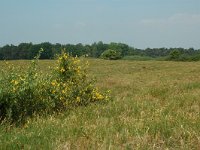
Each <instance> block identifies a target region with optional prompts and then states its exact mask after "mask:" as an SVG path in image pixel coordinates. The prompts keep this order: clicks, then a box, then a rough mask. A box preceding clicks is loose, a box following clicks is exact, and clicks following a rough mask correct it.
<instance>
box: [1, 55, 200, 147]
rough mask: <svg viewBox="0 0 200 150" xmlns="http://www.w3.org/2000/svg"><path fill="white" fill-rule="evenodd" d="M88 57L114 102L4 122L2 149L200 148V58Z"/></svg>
mask: <svg viewBox="0 0 200 150" xmlns="http://www.w3.org/2000/svg"><path fill="white" fill-rule="evenodd" d="M14 63H15V64H20V65H25V64H27V61H16V62H14ZM89 63H90V68H89V74H90V75H91V76H94V77H96V80H97V86H98V87H100V88H102V89H111V91H112V95H113V101H112V102H110V103H108V104H107V105H96V104H92V105H90V106H87V107H80V108H78V109H76V110H72V111H70V112H66V113H64V114H60V115H56V116H47V117H46V118H45V117H42V118H35V119H34V120H30V121H29V123H28V124H26V125H25V126H24V127H20V128H19V127H18V128H16V127H11V126H6V125H1V126H0V149H114V150H115V149H167V148H169V149H200V62H164V61H127V60H120V61H105V60H95V59H89ZM53 64H54V61H45V60H44V61H41V62H40V67H41V69H42V70H44V71H45V72H47V71H48V66H50V65H53ZM4 67H5V65H3V62H0V68H4Z"/></svg>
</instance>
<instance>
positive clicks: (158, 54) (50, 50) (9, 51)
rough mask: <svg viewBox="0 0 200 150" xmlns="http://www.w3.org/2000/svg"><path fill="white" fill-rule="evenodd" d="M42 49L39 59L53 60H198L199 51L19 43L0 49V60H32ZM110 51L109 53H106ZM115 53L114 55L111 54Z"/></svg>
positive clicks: (119, 45) (122, 45)
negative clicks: (63, 57) (104, 57)
mask: <svg viewBox="0 0 200 150" xmlns="http://www.w3.org/2000/svg"><path fill="white" fill-rule="evenodd" d="M41 48H42V49H43V50H44V51H43V53H42V54H41V57H40V59H54V57H55V55H56V54H60V53H61V50H62V49H64V50H65V52H67V53H69V54H71V55H72V56H88V57H94V58H99V57H101V56H102V54H103V53H106V54H108V53H111V54H109V55H107V56H110V55H112V54H117V58H118V59H119V58H123V57H124V56H142V57H143V56H144V57H145V56H148V57H151V58H165V59H164V60H180V61H187V60H191V61H194V60H200V49H198V50H197V49H194V48H189V49H185V48H146V49H138V48H134V47H131V46H129V45H127V44H124V43H114V42H111V43H109V44H106V43H103V42H101V41H100V42H95V43H93V44H86V45H84V44H81V43H79V44H59V43H56V44H52V43H49V42H44V43H40V44H33V43H20V44H19V45H12V44H11V45H5V46H3V47H0V60H16V59H33V58H34V57H35V56H36V55H37V53H38V52H39V50H40V49H41ZM108 50H110V51H108ZM113 51H115V52H116V53H113ZM112 58H113V57H112Z"/></svg>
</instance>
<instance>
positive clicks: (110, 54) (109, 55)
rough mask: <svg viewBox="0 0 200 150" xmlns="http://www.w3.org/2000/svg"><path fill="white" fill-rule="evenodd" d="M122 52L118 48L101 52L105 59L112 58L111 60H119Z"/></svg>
mask: <svg viewBox="0 0 200 150" xmlns="http://www.w3.org/2000/svg"><path fill="white" fill-rule="evenodd" d="M121 57H122V56H121V53H120V52H119V51H116V50H112V49H108V50H106V51H104V52H103V53H102V54H101V58H103V59H110V60H117V59H120V58H121Z"/></svg>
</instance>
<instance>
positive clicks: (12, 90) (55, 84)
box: [0, 51, 110, 122]
mask: <svg viewBox="0 0 200 150" xmlns="http://www.w3.org/2000/svg"><path fill="white" fill-rule="evenodd" d="M41 52H42V51H40V54H41ZM40 54H39V55H38V56H37V57H36V58H35V59H34V60H33V61H32V62H31V64H30V66H29V67H28V70H25V71H23V70H22V69H20V68H16V67H14V66H12V65H8V66H9V67H8V68H9V70H8V71H4V70H2V71H1V74H0V120H1V121H2V120H9V121H11V122H24V121H26V119H27V118H29V117H33V116H34V115H42V114H51V113H53V112H60V111H65V110H67V109H70V108H71V107H76V106H80V105H87V104H89V103H91V102H105V101H108V100H109V99H110V97H109V94H108V93H107V92H104V93H102V92H100V91H99V90H98V89H97V88H96V87H95V85H94V81H93V80H92V79H90V78H89V77H88V76H87V72H86V67H85V66H87V65H81V63H80V60H79V59H78V58H76V57H72V56H70V55H68V54H66V53H62V54H61V55H59V56H58V58H57V63H56V67H55V68H53V69H52V71H51V73H50V74H48V75H44V74H43V73H42V72H40V71H38V65H37V64H38V58H39V57H40Z"/></svg>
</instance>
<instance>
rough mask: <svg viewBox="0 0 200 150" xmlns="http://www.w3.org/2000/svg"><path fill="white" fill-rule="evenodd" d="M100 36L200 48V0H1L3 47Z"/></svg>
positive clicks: (91, 39) (82, 40) (140, 44)
mask: <svg viewBox="0 0 200 150" xmlns="http://www.w3.org/2000/svg"><path fill="white" fill-rule="evenodd" d="M98 41H103V42H104V43H110V42H122V43H126V44H128V45H130V46H133V47H136V48H147V47H150V48H158V47H167V48H169V47H183V48H190V47H193V48H196V49H200V0H0V46H3V45H5V44H15V45H17V44H19V43H22V42H32V43H41V42H51V43H62V44H67V43H71V44H77V43H83V44H91V43H93V42H98Z"/></svg>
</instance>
